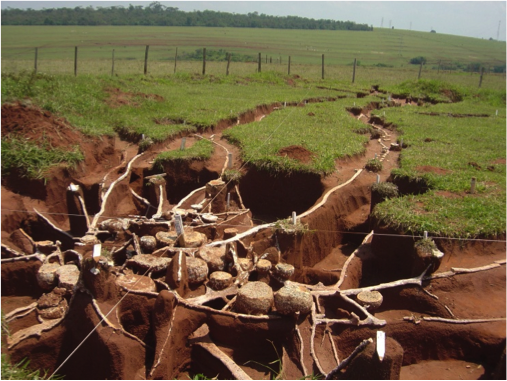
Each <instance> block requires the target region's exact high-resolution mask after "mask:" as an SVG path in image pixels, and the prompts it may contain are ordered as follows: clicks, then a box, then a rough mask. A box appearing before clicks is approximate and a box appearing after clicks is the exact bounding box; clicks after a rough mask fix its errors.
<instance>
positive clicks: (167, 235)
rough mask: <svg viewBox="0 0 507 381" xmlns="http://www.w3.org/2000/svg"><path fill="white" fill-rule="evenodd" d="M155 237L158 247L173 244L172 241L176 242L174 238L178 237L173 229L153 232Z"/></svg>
mask: <svg viewBox="0 0 507 381" xmlns="http://www.w3.org/2000/svg"><path fill="white" fill-rule="evenodd" d="M155 238H156V240H157V244H158V246H159V247H164V246H170V245H173V244H174V242H176V238H178V233H176V232H175V231H169V232H164V231H160V232H158V233H157V234H155Z"/></svg>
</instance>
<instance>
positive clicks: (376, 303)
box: [357, 291, 384, 311]
mask: <svg viewBox="0 0 507 381" xmlns="http://www.w3.org/2000/svg"><path fill="white" fill-rule="evenodd" d="M383 299H384V298H383V297H382V294H381V293H380V292H378V291H362V292H360V293H359V294H357V302H358V303H359V304H360V305H362V306H365V307H367V309H368V311H373V310H376V309H377V308H379V307H380V305H381V304H382V301H383Z"/></svg>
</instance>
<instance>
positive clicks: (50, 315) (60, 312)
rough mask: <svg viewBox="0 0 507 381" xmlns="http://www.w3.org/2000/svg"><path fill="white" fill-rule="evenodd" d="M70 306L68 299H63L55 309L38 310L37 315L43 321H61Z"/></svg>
mask: <svg viewBox="0 0 507 381" xmlns="http://www.w3.org/2000/svg"><path fill="white" fill-rule="evenodd" d="M68 307H69V304H68V303H67V300H66V299H62V300H61V301H60V303H59V304H58V305H57V306H55V307H48V308H43V309H37V313H38V314H39V316H40V317H41V318H43V319H47V320H49V319H60V318H62V317H63V316H65V313H66V312H67V309H68Z"/></svg>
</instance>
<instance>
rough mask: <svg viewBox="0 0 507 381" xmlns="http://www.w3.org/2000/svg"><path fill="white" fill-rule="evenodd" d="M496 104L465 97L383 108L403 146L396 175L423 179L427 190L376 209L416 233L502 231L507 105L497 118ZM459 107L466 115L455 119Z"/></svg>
mask: <svg viewBox="0 0 507 381" xmlns="http://www.w3.org/2000/svg"><path fill="white" fill-rule="evenodd" d="M503 102H505V98H504V100H503ZM497 103H500V101H498V100H494V99H493V100H492V99H488V98H486V99H485V100H483V101H477V100H474V99H473V98H469V99H465V100H464V101H463V102H459V103H455V104H438V105H427V106H424V107H403V108H389V109H385V117H384V118H385V119H386V120H388V121H389V122H392V123H394V125H395V126H396V127H397V129H398V131H400V132H401V133H402V135H401V137H400V138H403V139H404V142H403V143H404V145H405V144H406V145H408V148H406V149H404V150H403V151H402V154H401V157H400V168H398V169H395V170H393V172H392V174H393V176H394V177H395V178H396V177H401V178H407V179H410V180H412V181H414V180H415V181H421V182H423V183H424V184H426V185H427V186H428V187H429V189H430V190H429V192H427V193H424V194H422V195H407V196H404V197H399V198H392V199H390V200H387V201H386V202H384V203H381V204H379V205H378V206H377V207H376V208H375V210H374V214H375V215H376V216H377V217H378V218H379V219H380V220H381V221H383V222H384V223H386V224H387V225H389V226H392V227H395V228H397V229H400V230H402V231H405V232H409V233H414V234H420V233H422V232H423V231H425V230H426V231H430V232H432V234H434V235H441V236H451V237H463V238H465V237H478V236H488V235H494V234H501V233H503V232H505V226H506V217H505V204H506V189H505V185H506V183H505V171H506V166H505V158H506V153H505V148H506V136H505V103H504V104H503V108H502V109H501V110H500V111H501V112H499V115H498V116H497V115H496V110H495V107H497ZM497 109H498V108H497ZM463 111H466V114H468V115H469V116H468V117H455V116H452V114H459V113H463ZM430 113H433V115H429V114H430ZM473 177H474V178H476V192H475V193H473V194H472V193H471V192H470V188H471V179H472V178H473Z"/></svg>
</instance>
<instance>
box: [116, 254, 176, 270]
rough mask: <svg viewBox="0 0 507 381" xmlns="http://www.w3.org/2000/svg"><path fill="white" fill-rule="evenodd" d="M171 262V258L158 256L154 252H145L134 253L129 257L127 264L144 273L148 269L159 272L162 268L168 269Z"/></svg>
mask: <svg viewBox="0 0 507 381" xmlns="http://www.w3.org/2000/svg"><path fill="white" fill-rule="evenodd" d="M170 262H171V258H166V257H156V256H154V255H152V254H143V255H134V256H133V257H132V258H130V259H128V260H127V262H126V266H127V267H128V268H131V269H134V270H136V271H138V272H142V273H144V272H145V271H147V270H151V271H153V272H159V271H162V270H167V267H168V266H169V263H170Z"/></svg>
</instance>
